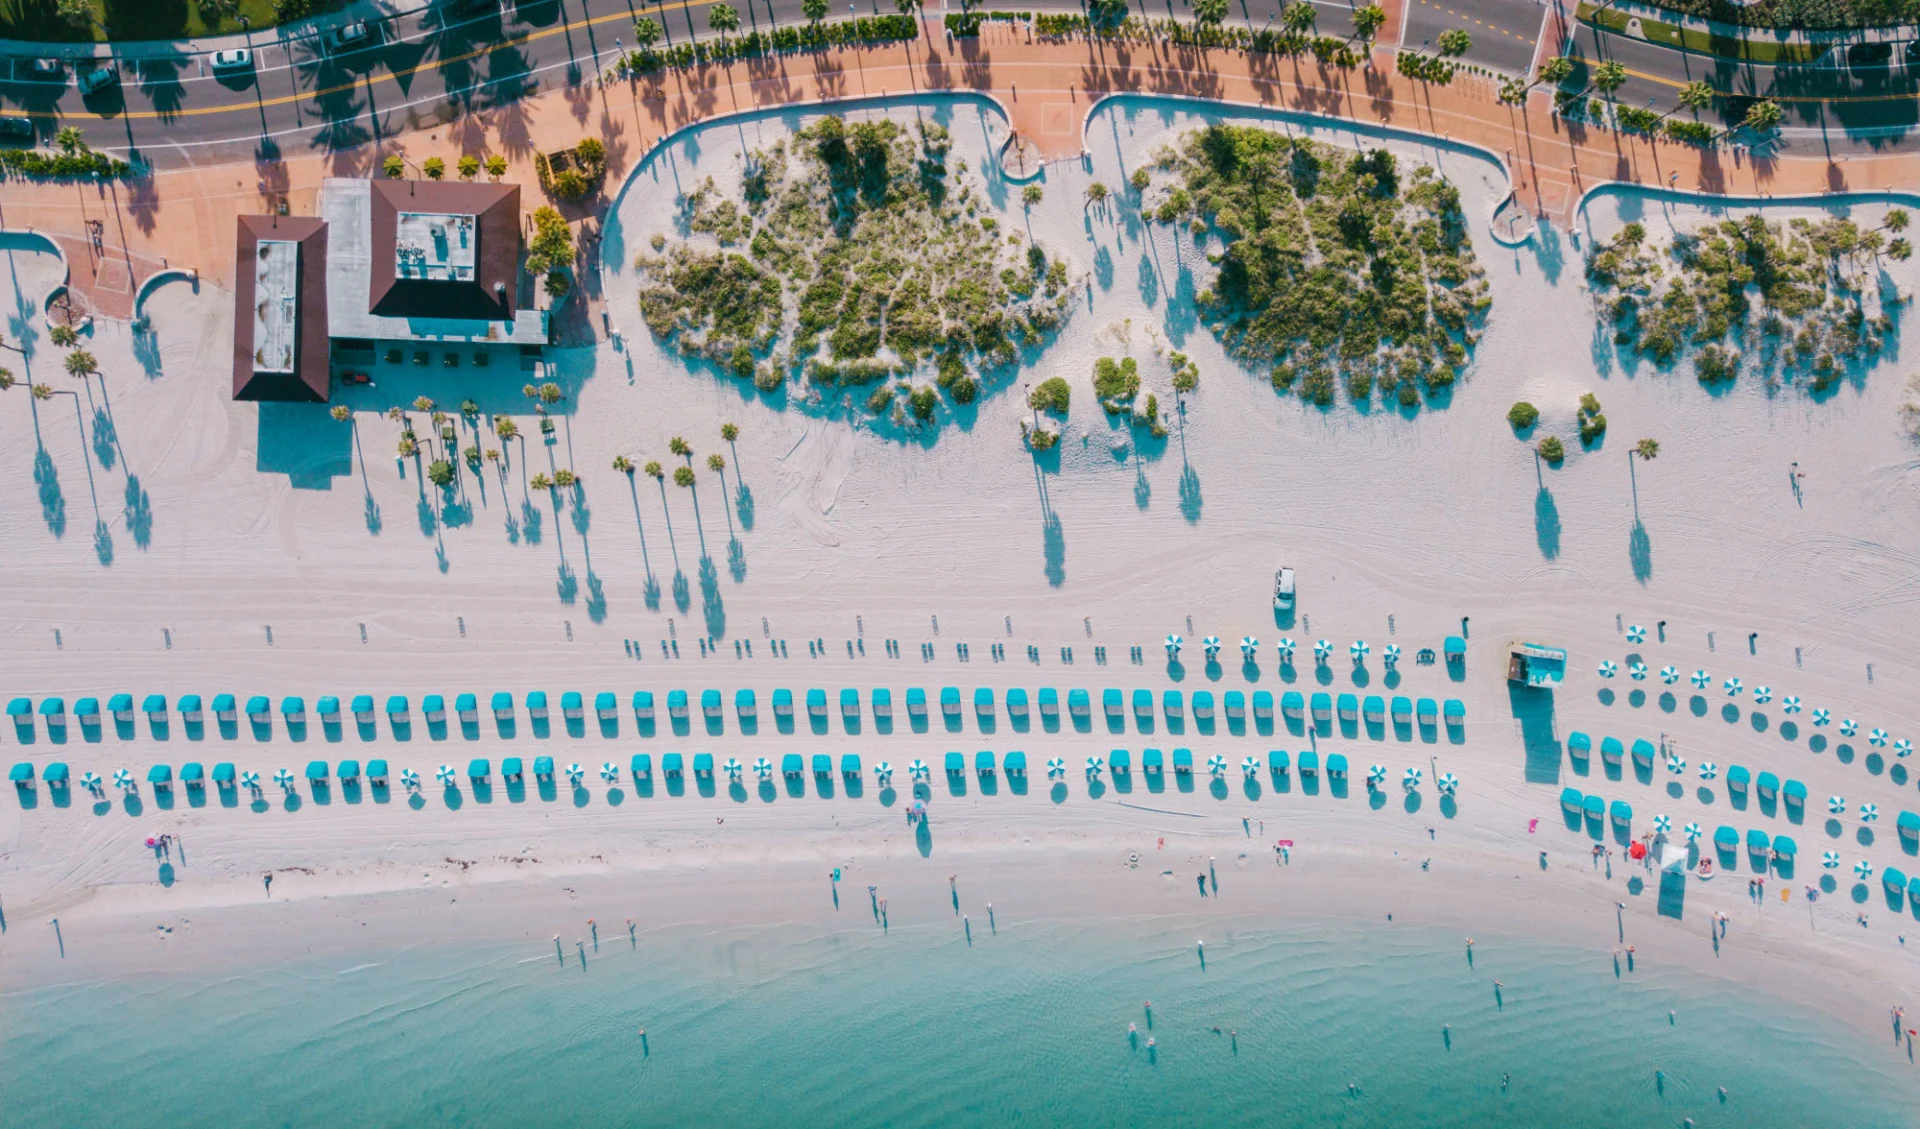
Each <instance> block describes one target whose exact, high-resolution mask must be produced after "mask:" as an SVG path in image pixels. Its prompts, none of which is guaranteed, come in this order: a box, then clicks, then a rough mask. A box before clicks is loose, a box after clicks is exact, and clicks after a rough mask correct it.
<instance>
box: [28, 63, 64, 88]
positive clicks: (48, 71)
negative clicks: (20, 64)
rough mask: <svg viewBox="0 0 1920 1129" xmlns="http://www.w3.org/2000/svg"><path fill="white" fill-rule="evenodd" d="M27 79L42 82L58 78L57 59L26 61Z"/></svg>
mask: <svg viewBox="0 0 1920 1129" xmlns="http://www.w3.org/2000/svg"><path fill="white" fill-rule="evenodd" d="M27 77H28V78H32V79H38V80H40V81H42V82H45V81H47V80H48V79H55V78H59V77H60V63H59V60H57V59H28V60H27Z"/></svg>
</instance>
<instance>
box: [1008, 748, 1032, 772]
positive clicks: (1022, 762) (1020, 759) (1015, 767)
mask: <svg viewBox="0 0 1920 1129" xmlns="http://www.w3.org/2000/svg"><path fill="white" fill-rule="evenodd" d="M1006 769H1007V775H1008V776H1014V777H1021V776H1025V775H1026V774H1027V754H1025V753H1023V752H1020V751H1019V750H1018V749H1016V750H1014V751H1013V752H1011V753H1008V754H1007V757H1006Z"/></svg>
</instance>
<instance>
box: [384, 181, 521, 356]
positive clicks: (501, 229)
mask: <svg viewBox="0 0 1920 1129" xmlns="http://www.w3.org/2000/svg"><path fill="white" fill-rule="evenodd" d="M401 212H447V213H451V214H454V215H470V216H473V217H475V220H476V222H475V226H476V227H477V228H478V235H477V238H478V244H477V246H476V247H475V249H474V250H475V254H474V271H473V273H474V277H473V278H472V279H470V280H461V281H458V282H455V281H447V280H435V279H425V278H401V277H397V276H396V274H395V271H394V230H395V227H396V226H397V224H398V221H399V215H400V213H401ZM371 218H372V226H371V234H370V238H369V240H368V249H369V258H370V260H371V262H370V264H369V267H370V269H371V271H372V275H371V277H370V278H369V280H368V286H367V297H368V301H369V307H368V311H367V312H368V313H373V314H378V315H380V316H381V317H395V318H406V317H413V318H473V319H486V320H495V321H511V320H512V319H513V311H514V296H515V295H514V292H515V290H516V289H517V284H518V283H519V279H520V186H519V185H517V184H463V183H443V182H440V181H433V180H376V181H374V182H373V216H372V217H371Z"/></svg>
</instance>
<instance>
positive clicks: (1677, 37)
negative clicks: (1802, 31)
mask: <svg viewBox="0 0 1920 1129" xmlns="http://www.w3.org/2000/svg"><path fill="white" fill-rule="evenodd" d="M1768 2H1769V0H1762V3H1763V4H1764V3H1768ZM1674 6H1675V7H1681V5H1678V4H1676V5H1674ZM1723 8H1724V9H1729V10H1730V11H1731V12H1733V13H1742V14H1744V13H1745V12H1746V11H1748V9H1742V8H1739V7H1737V6H1735V5H1732V4H1724V3H1722V4H1717V5H1713V9H1714V14H1713V15H1712V16H1711V17H1709V16H1708V14H1707V13H1706V12H1700V13H1691V12H1688V13H1684V14H1688V15H1697V16H1698V17H1699V18H1702V19H1706V18H1712V19H1716V20H1720V21H1721V22H1732V21H1728V20H1725V18H1724V15H1723V14H1722V13H1721V12H1720V11H1719V9H1723ZM1576 16H1577V18H1578V19H1579V20H1580V22H1581V23H1584V24H1589V25H1591V26H1594V27H1599V28H1604V29H1606V30H1607V31H1611V32H1613V33H1614V34H1616V35H1626V34H1627V21H1628V20H1630V19H1632V18H1633V16H1632V14H1631V13H1628V12H1623V11H1621V10H1620V9H1618V8H1607V9H1605V10H1602V9H1601V8H1600V5H1598V4H1594V3H1591V2H1590V0H1581V3H1580V6H1579V8H1577V9H1576ZM1756 32H1757V33H1758V34H1764V32H1763V31H1760V29H1759V28H1756ZM1640 33H1641V34H1642V35H1644V36H1646V38H1647V42H1649V43H1658V44H1661V45H1663V46H1667V47H1673V48H1676V49H1678V50H1681V51H1692V52H1693V53H1695V54H1697V55H1713V56H1716V57H1718V58H1722V59H1738V60H1740V61H1742V62H1748V63H1767V64H1782V65H1789V64H1807V63H1811V62H1813V61H1814V60H1816V59H1818V58H1820V57H1821V56H1823V55H1825V54H1826V53H1827V47H1826V45H1825V44H1809V43H1780V42H1775V41H1770V40H1767V39H1761V38H1753V39H1749V38H1746V37H1744V36H1734V35H1715V34H1713V33H1711V32H1707V31H1697V30H1695V29H1693V28H1688V27H1682V26H1680V25H1678V24H1670V23H1663V22H1661V21H1660V20H1650V19H1647V18H1645V17H1642V18H1641V20H1640Z"/></svg>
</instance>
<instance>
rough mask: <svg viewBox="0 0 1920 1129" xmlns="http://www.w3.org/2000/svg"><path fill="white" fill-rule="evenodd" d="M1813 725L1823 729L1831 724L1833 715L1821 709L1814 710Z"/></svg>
mask: <svg viewBox="0 0 1920 1129" xmlns="http://www.w3.org/2000/svg"><path fill="white" fill-rule="evenodd" d="M1813 723H1814V724H1815V725H1817V726H1821V727H1822V728H1824V727H1826V726H1828V725H1831V724H1833V715H1832V714H1830V713H1828V712H1827V711H1826V710H1822V709H1817V710H1814V711H1813Z"/></svg>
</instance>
